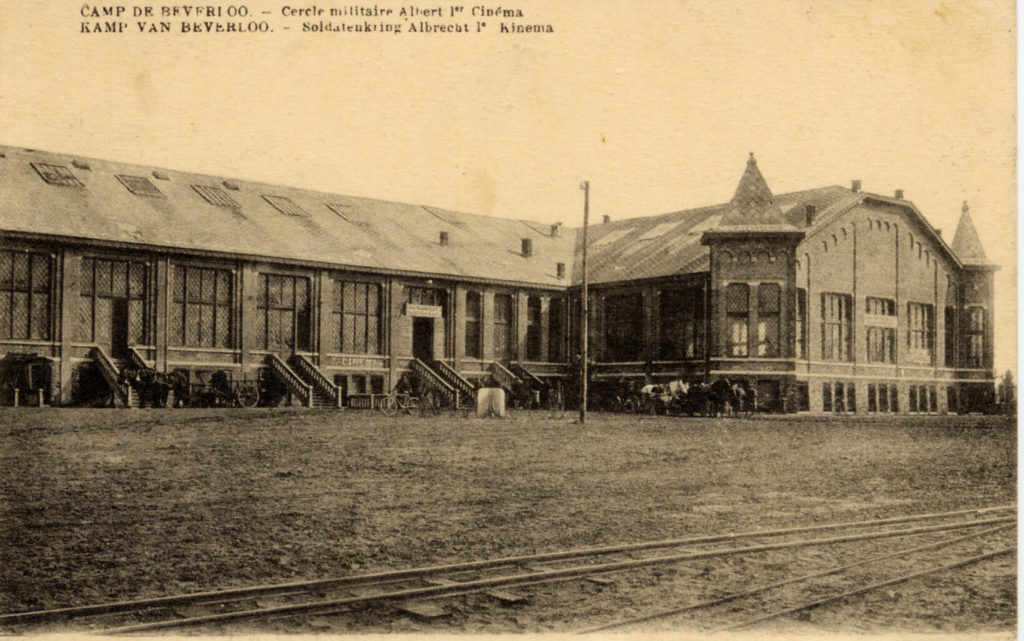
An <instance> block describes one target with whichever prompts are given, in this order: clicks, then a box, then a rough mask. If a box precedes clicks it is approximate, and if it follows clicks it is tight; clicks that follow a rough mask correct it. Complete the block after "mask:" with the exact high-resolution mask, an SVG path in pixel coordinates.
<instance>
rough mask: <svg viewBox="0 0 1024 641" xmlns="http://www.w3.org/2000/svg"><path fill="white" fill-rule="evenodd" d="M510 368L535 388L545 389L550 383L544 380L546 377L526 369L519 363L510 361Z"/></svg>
mask: <svg viewBox="0 0 1024 641" xmlns="http://www.w3.org/2000/svg"><path fill="white" fill-rule="evenodd" d="M508 368H509V370H511V371H512V373H513V374H515V375H516V376H518V377H519V378H520V379H521V380H523V381H525V382H526V384H527V385H529V386H530V387H532V388H534V389H545V388H546V387H548V384H547V383H546V382H544V379H542V378H541V377H539V376H537V375H536V374H534V373H533V372H531V371H530V370H528V369H526V368H525V367H523V366H522V365H520V364H519V363H509V364H508Z"/></svg>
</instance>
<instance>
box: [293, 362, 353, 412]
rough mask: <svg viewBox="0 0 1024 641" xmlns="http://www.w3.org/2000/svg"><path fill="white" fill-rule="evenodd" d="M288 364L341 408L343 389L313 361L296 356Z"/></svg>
mask: <svg viewBox="0 0 1024 641" xmlns="http://www.w3.org/2000/svg"><path fill="white" fill-rule="evenodd" d="M288 362H289V363H290V364H291V366H292V367H293V368H295V370H296V371H297V372H298V373H299V376H301V377H302V378H305V379H306V381H307V382H309V383H311V384H312V385H313V387H315V388H316V389H317V390H319V391H320V393H321V394H323V395H324V396H327V397H328V398H330V399H331V402H332V403H334V406H335V407H341V401H342V398H341V388H340V387H338V386H337V385H335V384H334V382H333V381H331V380H330V379H329V378H327V377H326V376H325V375H324V373H323V372H321V371H320V368H318V367H317V366H316V365H314V364H313V361H311V360H309V359H308V358H306V357H305V356H303V355H302V354H295V355H294V356H292V357H291V358H290V359H288Z"/></svg>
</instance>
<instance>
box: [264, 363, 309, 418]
mask: <svg viewBox="0 0 1024 641" xmlns="http://www.w3.org/2000/svg"><path fill="white" fill-rule="evenodd" d="M267 365H268V366H269V367H270V371H271V372H273V374H274V376H276V377H277V378H278V379H279V380H280V381H281V382H282V383H284V385H285V387H287V388H288V391H289V392H290V393H291V394H292V396H294V397H296V398H298V399H299V403H301V404H302V406H303V407H314V405H313V403H314V402H315V400H316V399H315V395H314V394H313V386H312V385H310V384H309V383H307V382H306V381H304V380H302V378H301V377H300V376H299V375H298V374H296V373H295V371H294V370H292V368H290V367H288V364H287V363H285V362H284V361H283V360H281V357H280V356H278V355H277V354H268V355H267Z"/></svg>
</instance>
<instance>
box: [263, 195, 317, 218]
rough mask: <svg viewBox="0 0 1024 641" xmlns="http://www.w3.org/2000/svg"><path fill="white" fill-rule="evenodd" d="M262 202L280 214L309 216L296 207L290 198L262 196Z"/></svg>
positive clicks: (303, 210)
mask: <svg viewBox="0 0 1024 641" xmlns="http://www.w3.org/2000/svg"><path fill="white" fill-rule="evenodd" d="M263 200H265V201H267V202H268V203H270V204H271V205H273V206H274V209H276V210H277V211H279V212H281V213H282V214H287V215H289V216H309V214H308V213H306V210H305V209H303V208H302V207H299V206H298V205H296V204H295V202H294V201H293V200H292V199H291V198H286V197H285V196H267V195H266V194H264V196H263Z"/></svg>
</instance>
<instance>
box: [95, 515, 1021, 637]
mask: <svg viewBox="0 0 1024 641" xmlns="http://www.w3.org/2000/svg"><path fill="white" fill-rule="evenodd" d="M1011 522H1016V518H1015V517H1003V518H995V519H983V520H979V521H969V522H965V523H957V524H944V525H931V526H923V527H917V528H910V529H906V530H892V531H885V532H868V533H864V534H854V535H846V536H840V537H830V538H826V539H811V540H806V541H790V542H784V543H772V544H764V545H755V546H748V547H741V548H729V549H725V550H708V551H703V552H689V553H685V554H673V555H668V556H658V557H651V558H648V559H631V560H628V561H615V562H612V563H603V564H598V565H589V566H584V567H573V568H561V569H554V570H541V571H538V572H528V573H524V574H513V575H507V576H500V577H493V578H487V579H475V580H471V581H464V582H461V583H458V584H455V585H445V586H430V587H420V588H407V589H404V590H396V591H394V592H385V593H381V594H374V595H363V596H354V597H344V598H340V599H327V600H323V601H313V602H306V603H294V604H287V605H279V606H272V607H269V608H259V609H255V610H239V611H236V612H222V613H217V614H209V615H202V616H197V617H189V618H183V619H175V620H170V621H153V622H150V623H140V624H135V625H128V626H123V627H117V628H108V629H106V630H103V631H100V632H98V633H99V634H123V633H128V632H131V633H134V632H143V631H150V630H161V629H168V628H180V627H188V626H194V625H202V624H205V623H222V622H226V621H234V620H241V619H253V618H259V617H265V616H275V615H278V614H320V613H323V612H326V611H330V610H337V609H339V608H344V607H346V606H350V605H356V604H362V603H370V602H387V601H395V600H401V599H412V598H424V597H432V596H438V595H447V594H449V593H452V592H458V591H465V590H467V589H469V590H476V589H480V590H484V589H489V588H495V587H505V586H511V585H518V584H521V583H527V582H530V581H538V580H540V581H543V580H547V579H558V578H562V577H584V576H588V575H591V574H603V573H607V572H616V571H621V570H631V569H635V568H641V567H646V566H651V565H661V564H668V563H678V562H680V561H689V560H694V559H703V558H709V557H715V556H728V555H732V554H744V553H752V552H766V551H770V550H780V549H785V548H793V547H808V546H814V545H830V544H835V543H845V542H849V541H863V540H867V539H882V538H894V537H900V536H911V535H914V534H924V533H928V532H942V531H948V530H954V529H961V528H965V527H975V526H981V525H994V524H997V523H1011Z"/></svg>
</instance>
